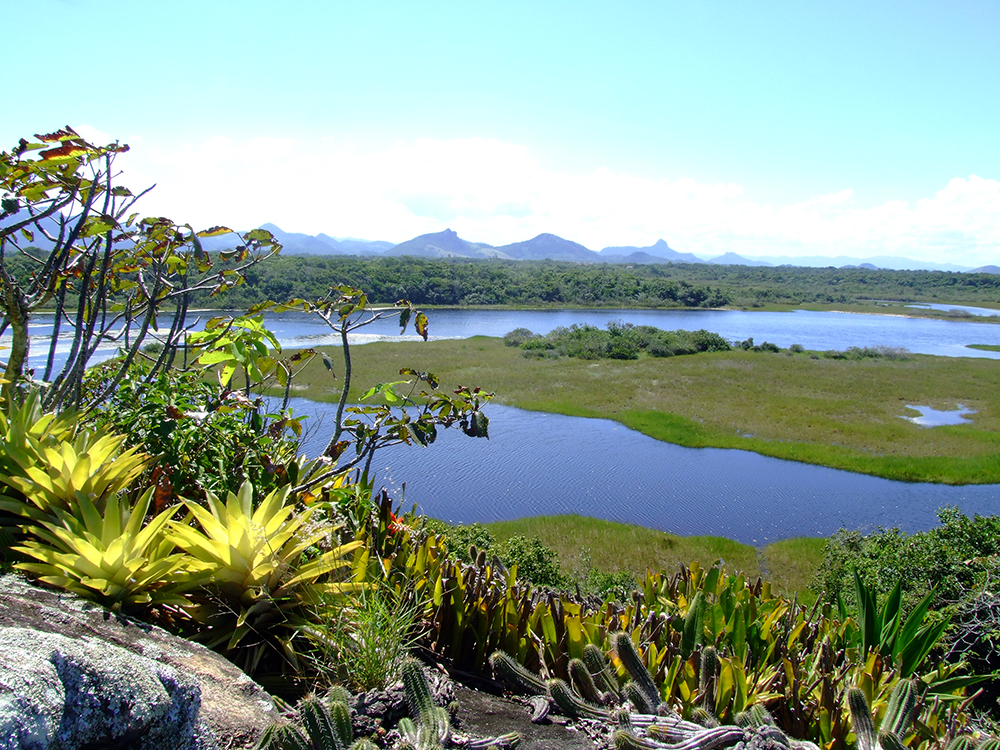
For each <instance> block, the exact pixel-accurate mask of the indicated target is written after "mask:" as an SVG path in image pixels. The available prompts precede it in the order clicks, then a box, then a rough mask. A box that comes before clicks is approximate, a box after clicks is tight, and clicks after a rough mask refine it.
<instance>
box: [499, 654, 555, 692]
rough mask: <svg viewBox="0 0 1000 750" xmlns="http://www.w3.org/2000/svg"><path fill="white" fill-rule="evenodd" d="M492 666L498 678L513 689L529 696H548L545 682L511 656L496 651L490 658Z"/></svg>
mask: <svg viewBox="0 0 1000 750" xmlns="http://www.w3.org/2000/svg"><path fill="white" fill-rule="evenodd" d="M490 666H491V667H492V668H493V674H494V676H496V677H497V678H499V679H501V680H503V681H504V682H506V683H507V684H508V685H509V686H510V687H512V688H519V689H521V690H523V691H524V692H526V693H528V695H548V691H547V690H546V688H545V680H543V679H542V678H541V677H539V676H538V675H536V674H533V673H532V672H529V671H528V670H527V669H525V668H524V667H522V666H521V665H520V664H518V663H517V662H516V661H515V660H514V659H513V658H512V657H511V656H510V655H509V654H506V653H504V652H503V651H494V652H493V654H492V655H491V656H490Z"/></svg>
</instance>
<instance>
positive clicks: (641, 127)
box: [0, 0, 1000, 266]
mask: <svg viewBox="0 0 1000 750" xmlns="http://www.w3.org/2000/svg"><path fill="white" fill-rule="evenodd" d="M0 13H2V15H0V21H2V23H3V25H4V27H6V29H7V30H8V33H5V47H4V81H5V93H6V96H5V100H6V105H5V106H4V108H3V112H2V115H0V146H2V147H3V148H10V147H11V146H13V145H14V144H15V143H16V141H17V139H18V138H20V137H21V136H24V135H30V134H32V133H36V132H42V131H47V130H52V129H55V128H57V127H60V126H62V125H65V124H69V125H72V126H73V127H75V128H77V129H78V130H80V131H81V132H83V133H85V134H87V135H88V136H91V137H93V138H95V139H98V140H102V139H118V140H122V141H124V142H127V143H129V144H130V145H131V146H132V151H131V153H129V154H128V155H126V156H125V157H123V158H122V160H121V162H120V166H121V167H122V169H123V170H124V174H123V177H122V179H123V181H124V182H125V183H126V184H128V185H129V186H131V187H133V188H137V187H145V186H147V185H148V184H152V183H156V184H157V188H156V190H155V191H153V193H152V194H151V195H150V196H149V197H148V198H147V199H146V200H145V203H144V204H143V207H144V208H145V210H146V212H147V213H158V214H164V215H167V216H170V217H171V218H173V219H175V220H177V221H183V222H191V223H192V224H194V225H196V226H208V225H212V224H216V223H224V224H227V225H230V226H233V227H234V228H241V229H242V228H250V227H252V226H258V225H260V224H262V223H264V222H269V221H270V222H273V223H275V224H277V225H279V226H281V227H282V228H283V229H285V230H287V231H300V232H308V233H310V234H313V233H318V232H326V233H327V234H331V235H334V236H354V237H361V238H365V239H383V240H390V241H397V242H399V241H403V240H405V239H408V238H410V237H412V236H415V235H417V234H421V233H424V232H432V231H439V230H441V229H443V228H445V227H451V228H452V229H454V230H455V231H457V232H458V233H459V235H461V236H462V237H464V238H466V239H469V240H474V241H482V242H489V243H491V244H504V243H507V242H512V241H517V240H522V239H527V238H529V237H532V236H534V235H535V234H538V233H540V232H552V233H554V234H558V235H560V236H563V237H566V238H567V239H572V240H575V241H578V242H580V243H582V244H584V245H586V246H587V247H590V248H592V249H600V248H601V247H604V246H606V245H612V244H616V245H617V244H632V245H640V246H641V245H649V244H652V243H653V242H655V241H656V240H657V239H658V238H661V237H662V238H663V239H665V240H667V242H668V243H669V244H670V245H671V246H672V247H674V248H675V249H677V250H681V251H686V252H694V253H698V254H700V255H704V256H711V255H716V254H720V253H723V252H727V251H732V252H737V253H740V254H743V255H747V256H760V255H770V256H802V255H818V254H823V255H850V256H855V257H867V256H874V255H905V256H909V257H913V258H917V259H922V260H927V261H936V262H951V263H959V264H963V265H967V266H976V265H982V264H986V263H994V264H1000V45H998V44H997V43H996V40H997V39H998V38H1000V4H997V3H995V2H952V3H948V4H945V3H930V2H906V3H903V2H880V3H871V2H853V1H847V2H840V3H823V4H821V3H801V2H783V1H774V2H767V3H764V2H738V1H737V0H729V1H726V2H722V1H718V2H714V1H712V0H702V1H701V2H669V1H665V0H664V1H661V2H649V3H646V2H632V3H626V4H621V3H619V4H613V3H605V2H582V1H577V2H547V3H538V2H506V3H503V4H494V5H490V6H487V5H485V4H476V3H468V2H463V3H458V2H455V3H450V2H449V3H443V2H427V3H420V4H417V3H404V2H391V1H386V2H369V3H359V2H356V1H355V2H350V3H346V2H330V1H328V2H308V1H301V2H295V3H287V4H278V3H274V2H254V1H252V0H245V1H244V2H239V3H236V2H212V1H211V0H201V2H189V1H187V0H177V1H175V2H171V3H168V4H164V3H146V2H135V1H134V0H133V1H132V2H119V1H118V0H33V2H31V3H25V2H23V0H0ZM10 29H17V32H16V33H13V34H12V33H10V32H9V30H10Z"/></svg>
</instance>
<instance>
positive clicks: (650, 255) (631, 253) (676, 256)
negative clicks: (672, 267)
mask: <svg viewBox="0 0 1000 750" xmlns="http://www.w3.org/2000/svg"><path fill="white" fill-rule="evenodd" d="M600 255H601V259H602V260H605V261H607V262H608V263H664V262H668V263H704V262H705V261H703V260H702V259H701V258H699V257H698V256H697V255H692V254H691V253H679V252H677V251H676V250H674V249H673V248H672V247H670V246H669V245H668V244H667V243H666V242H664V241H663V240H662V239H660V240H657V241H656V243H655V244H653V245H650V246H649V247H632V246H628V245H626V246H624V247H606V248H604V249H603V250H601V252H600Z"/></svg>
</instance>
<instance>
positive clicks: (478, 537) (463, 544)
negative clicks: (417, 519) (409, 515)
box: [424, 518, 493, 562]
mask: <svg viewBox="0 0 1000 750" xmlns="http://www.w3.org/2000/svg"><path fill="white" fill-rule="evenodd" d="M424 523H425V527H426V529H427V530H428V531H430V532H431V533H434V534H438V535H440V536H443V537H444V539H445V544H446V545H447V547H448V552H449V553H450V554H452V555H454V556H455V557H457V558H458V559H459V560H464V561H465V562H472V561H471V560H470V559H469V548H470V547H472V546H475V547H476V549H482V550H488V549H490V548H491V547H492V546H493V534H491V533H490V530H489V529H487V528H486V527H485V526H483V525H482V524H479V523H474V524H471V525H469V526H464V525H461V524H459V525H458V526H452V525H451V524H449V523H445V522H444V521H439V520H438V519H436V518H427V519H425V521H424Z"/></svg>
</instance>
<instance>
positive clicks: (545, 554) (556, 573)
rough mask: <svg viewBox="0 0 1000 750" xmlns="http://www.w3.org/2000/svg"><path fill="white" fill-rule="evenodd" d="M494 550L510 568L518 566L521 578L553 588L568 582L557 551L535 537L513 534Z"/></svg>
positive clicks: (518, 574) (518, 573)
mask: <svg viewBox="0 0 1000 750" xmlns="http://www.w3.org/2000/svg"><path fill="white" fill-rule="evenodd" d="M492 551H493V552H494V553H496V555H497V557H499V558H500V561H501V562H502V563H503V564H504V565H506V566H507V567H508V568H511V567H513V566H515V565H516V566H517V577H518V578H519V579H520V580H524V581H530V582H531V583H533V584H535V585H536V586H551V587H553V588H558V587H560V586H563V585H564V584H565V583H566V578H565V577H564V576H563V574H562V571H561V570H560V568H559V560H558V559H557V557H556V553H555V551H554V550H552V549H550V548H548V547H546V546H545V545H544V544H542V543H541V542H540V541H538V539H536V538H534V537H531V538H528V537H523V536H512V537H511V538H510V539H505V540H504V541H502V542H500V544H498V545H496V546H495V547H493V549H492Z"/></svg>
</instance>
